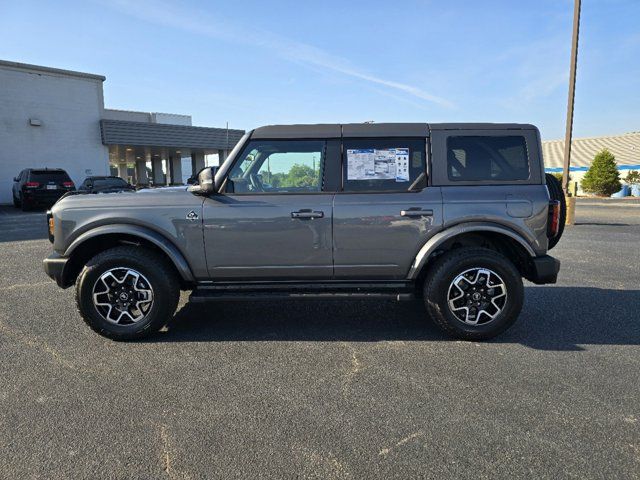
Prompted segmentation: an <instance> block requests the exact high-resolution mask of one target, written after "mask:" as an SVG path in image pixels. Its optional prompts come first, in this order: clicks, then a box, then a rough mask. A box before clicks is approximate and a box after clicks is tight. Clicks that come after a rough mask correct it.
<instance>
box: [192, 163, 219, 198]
mask: <svg viewBox="0 0 640 480" xmlns="http://www.w3.org/2000/svg"><path fill="white" fill-rule="evenodd" d="M217 171H218V167H205V168H203V169H202V170H200V171H199V172H198V183H197V184H195V185H189V187H188V188H187V191H189V192H191V193H193V194H194V195H210V194H212V193H214V192H215V190H216V186H215V176H216V172H217Z"/></svg>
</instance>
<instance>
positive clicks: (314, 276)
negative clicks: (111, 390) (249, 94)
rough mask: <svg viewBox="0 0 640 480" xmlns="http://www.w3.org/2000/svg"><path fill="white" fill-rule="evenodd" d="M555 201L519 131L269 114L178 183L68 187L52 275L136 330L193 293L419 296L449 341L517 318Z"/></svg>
mask: <svg viewBox="0 0 640 480" xmlns="http://www.w3.org/2000/svg"><path fill="white" fill-rule="evenodd" d="M564 215H565V208H564V195H563V194H562V190H561V189H560V187H559V184H558V182H557V180H555V178H553V177H551V176H549V175H545V172H544V165H543V160H542V154H541V148H540V135H539V132H538V130H537V128H536V127H534V126H532V125H523V124H426V123H397V124H393V123H381V124H375V123H374V124H343V125H340V124H325V125H274V126H265V127H261V128H257V129H255V130H252V131H250V132H248V133H247V134H245V135H244V137H243V138H242V139H241V140H240V141H239V142H238V144H237V145H236V146H235V148H234V149H233V151H232V152H231V153H230V155H229V156H228V158H227V159H226V160H225V161H224V162H223V164H222V165H221V166H220V167H213V168H205V169H203V170H201V171H200V172H199V174H198V176H197V183H196V184H194V185H190V186H189V187H184V188H182V189H167V190H164V189H156V190H147V191H137V192H135V191H131V192H120V193H108V194H86V193H85V194H82V193H75V194H68V195H67V196H65V197H64V198H62V199H61V200H60V201H58V202H57V203H56V204H55V205H54V206H53V208H52V209H51V211H50V212H48V215H47V219H48V224H49V225H48V226H49V236H50V240H51V242H52V243H53V249H54V253H53V254H52V255H51V256H50V257H48V258H47V259H45V260H44V269H45V271H46V273H47V274H48V275H49V276H50V277H51V278H53V279H55V280H56V282H57V283H58V285H59V286H60V287H62V288H66V287H69V286H71V285H74V284H75V290H76V301H77V306H78V309H79V311H80V314H81V315H82V317H83V319H84V320H85V322H86V323H87V324H88V325H89V326H90V327H91V328H92V329H93V330H95V331H96V332H98V333H99V334H101V335H104V336H107V337H110V338H112V339H120V340H125V339H135V338H141V337H143V336H145V335H148V334H150V333H152V332H155V331H157V330H159V329H161V328H162V327H163V326H164V325H165V324H166V323H167V322H168V321H169V319H170V318H171V317H172V315H173V314H174V312H175V310H176V307H177V304H178V299H179V293H180V290H190V291H191V296H190V301H198V302H200V301H215V300H240V299H283V300H284V299H300V298H321V299H341V298H361V299H362V298H363V299H371V300H376V299H392V300H396V301H403V300H411V299H414V298H419V299H421V300H422V301H423V302H424V305H425V307H426V314H427V315H426V316H428V317H429V318H431V319H432V320H433V321H434V322H435V323H436V324H437V325H438V326H439V327H440V328H442V329H443V330H444V331H445V332H447V333H448V334H450V335H452V336H454V337H457V338H461V339H467V340H482V339H488V338H491V337H494V336H495V335H498V334H500V333H501V332H503V331H504V330H506V329H507V328H508V327H509V326H511V325H512V324H513V322H514V321H515V320H516V318H517V317H518V315H519V312H520V310H521V308H522V304H523V295H524V289H523V282H522V279H523V278H526V279H528V280H530V281H531V282H534V283H537V284H544V283H555V281H556V278H557V275H558V270H559V268H560V263H559V262H558V260H556V259H554V258H552V257H550V256H548V255H547V251H548V250H549V249H550V248H552V247H553V246H554V245H555V244H556V243H557V242H558V240H559V239H560V236H561V234H562V228H563V226H564Z"/></svg>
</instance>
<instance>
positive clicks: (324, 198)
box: [203, 139, 339, 281]
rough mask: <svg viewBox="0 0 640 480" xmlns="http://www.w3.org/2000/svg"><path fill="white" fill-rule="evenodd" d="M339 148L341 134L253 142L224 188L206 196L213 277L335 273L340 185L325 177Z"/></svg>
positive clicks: (325, 275)
mask: <svg viewBox="0 0 640 480" xmlns="http://www.w3.org/2000/svg"><path fill="white" fill-rule="evenodd" d="M338 154H339V140H338V139H333V140H332V139H317V140H314V139H310V140H307V139H302V140H269V139H265V140H252V141H250V142H249V143H248V144H247V145H246V146H245V147H244V149H243V151H242V152H241V153H240V154H239V155H238V157H237V159H236V161H235V163H234V165H233V166H232V167H231V169H230V171H229V174H228V175H227V178H226V180H225V181H224V184H223V191H224V194H219V195H212V196H210V197H208V198H206V199H205V201H204V208H203V217H204V218H203V224H204V239H205V247H206V255H207V266H208V270H209V274H210V277H211V278H212V279H214V280H228V281H230V280H243V279H244V280H256V279H262V280H287V279H300V278H308V279H324V280H327V279H330V278H331V277H332V275H333V259H332V247H333V245H332V242H333V240H332V200H333V195H334V191H335V188H331V187H329V185H328V184H327V182H325V173H326V167H325V166H326V164H327V159H328V158H332V161H331V162H330V163H331V164H333V165H335V164H336V161H335V158H337V156H338Z"/></svg>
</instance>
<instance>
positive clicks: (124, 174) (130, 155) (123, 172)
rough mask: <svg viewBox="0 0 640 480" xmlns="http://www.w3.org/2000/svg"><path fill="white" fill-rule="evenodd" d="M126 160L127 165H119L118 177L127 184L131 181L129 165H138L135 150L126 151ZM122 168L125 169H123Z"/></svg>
mask: <svg viewBox="0 0 640 480" xmlns="http://www.w3.org/2000/svg"><path fill="white" fill-rule="evenodd" d="M124 159H125V162H126V163H125V164H124V165H122V164H120V165H118V176H119V177H120V178H124V179H125V180H126V181H127V182H128V181H129V168H128V167H129V165H130V164H132V163H133V164H134V165H135V163H136V152H134V151H133V150H125V152H124ZM120 167H124V168H123V169H121V168H120Z"/></svg>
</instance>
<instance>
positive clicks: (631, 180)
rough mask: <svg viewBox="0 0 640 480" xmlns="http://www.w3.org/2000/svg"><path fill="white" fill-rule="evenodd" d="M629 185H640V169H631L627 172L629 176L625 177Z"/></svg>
mask: <svg viewBox="0 0 640 480" xmlns="http://www.w3.org/2000/svg"><path fill="white" fill-rule="evenodd" d="M624 181H625V182H627V183H628V184H629V185H640V172H638V170H631V171H630V172H629V173H627V178H625V179H624Z"/></svg>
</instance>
